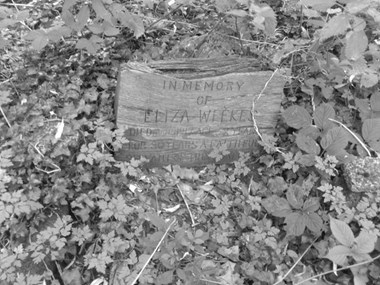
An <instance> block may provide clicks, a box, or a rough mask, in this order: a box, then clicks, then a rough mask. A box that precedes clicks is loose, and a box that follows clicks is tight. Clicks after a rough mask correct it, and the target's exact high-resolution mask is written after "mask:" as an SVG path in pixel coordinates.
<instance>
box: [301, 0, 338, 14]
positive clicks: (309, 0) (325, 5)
mask: <svg viewBox="0 0 380 285" xmlns="http://www.w3.org/2000/svg"><path fill="white" fill-rule="evenodd" d="M299 4H301V5H305V6H307V7H312V8H313V9H315V10H318V11H320V12H326V11H327V9H329V8H331V7H332V6H334V5H335V4H336V1H335V0H301V1H299Z"/></svg>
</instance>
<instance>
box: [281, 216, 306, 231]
mask: <svg viewBox="0 0 380 285" xmlns="http://www.w3.org/2000/svg"><path fill="white" fill-rule="evenodd" d="M285 223H286V233H287V234H288V235H294V236H300V235H302V234H303V233H304V231H305V228H306V219H305V217H304V216H303V215H302V214H301V213H299V212H294V213H291V214H289V215H287V216H286V218H285Z"/></svg>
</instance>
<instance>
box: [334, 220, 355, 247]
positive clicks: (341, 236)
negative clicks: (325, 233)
mask: <svg viewBox="0 0 380 285" xmlns="http://www.w3.org/2000/svg"><path fill="white" fill-rule="evenodd" d="M330 228H331V232H332V233H333V235H334V237H335V238H336V239H337V240H338V241H339V242H340V243H341V244H343V245H344V246H346V247H350V246H352V245H353V244H354V241H355V237H354V234H353V232H352V230H351V228H350V227H349V226H348V225H347V224H346V223H345V222H342V221H339V220H337V219H334V218H332V217H331V216H330Z"/></svg>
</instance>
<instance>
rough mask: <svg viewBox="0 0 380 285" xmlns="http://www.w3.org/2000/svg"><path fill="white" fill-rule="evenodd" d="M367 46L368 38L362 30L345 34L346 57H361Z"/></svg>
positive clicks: (354, 58)
mask: <svg viewBox="0 0 380 285" xmlns="http://www.w3.org/2000/svg"><path fill="white" fill-rule="evenodd" d="M367 47H368V38H367V36H366V34H365V32H364V31H363V30H361V31H353V32H350V33H348V34H347V35H346V48H345V53H346V57H347V58H348V59H350V60H358V59H359V58H361V57H362V56H363V54H364V52H365V50H366V49H367Z"/></svg>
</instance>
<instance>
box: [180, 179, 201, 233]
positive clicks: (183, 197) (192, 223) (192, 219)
mask: <svg viewBox="0 0 380 285" xmlns="http://www.w3.org/2000/svg"><path fill="white" fill-rule="evenodd" d="M177 188H178V191H179V193H181V196H182V199H183V201H184V202H185V205H186V208H187V211H188V212H189V215H190V219H191V226H192V227H194V226H196V225H197V224H196V223H195V221H194V217H193V214H192V213H191V211H190V207H189V204H187V201H186V197H185V195H183V193H182V190H181V188H180V187H179V185H178V184H177Z"/></svg>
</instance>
